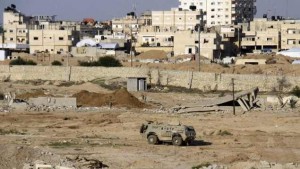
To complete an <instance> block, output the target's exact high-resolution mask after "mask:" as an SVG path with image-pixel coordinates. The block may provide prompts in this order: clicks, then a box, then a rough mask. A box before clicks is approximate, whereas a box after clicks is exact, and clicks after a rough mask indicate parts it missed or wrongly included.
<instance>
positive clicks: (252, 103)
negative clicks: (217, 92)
mask: <svg viewBox="0 0 300 169" xmlns="http://www.w3.org/2000/svg"><path fill="white" fill-rule="evenodd" d="M258 92H259V89H258V87H255V88H253V89H250V90H247V91H242V92H239V93H236V94H235V96H234V98H233V96H232V95H226V96H224V97H219V98H214V99H211V100H206V101H201V102H196V103H190V104H186V105H183V106H179V107H175V108H174V109H175V110H177V111H178V112H180V113H184V112H185V113H190V112H207V111H218V110H222V109H218V108H215V107H220V106H222V105H225V104H227V105H230V106H233V102H238V104H239V105H240V106H241V108H242V109H243V110H244V111H250V110H251V109H253V108H254V107H256V106H257V105H258V102H259V100H258V99H257V95H258Z"/></svg>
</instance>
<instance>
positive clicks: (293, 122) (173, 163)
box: [0, 84, 300, 169]
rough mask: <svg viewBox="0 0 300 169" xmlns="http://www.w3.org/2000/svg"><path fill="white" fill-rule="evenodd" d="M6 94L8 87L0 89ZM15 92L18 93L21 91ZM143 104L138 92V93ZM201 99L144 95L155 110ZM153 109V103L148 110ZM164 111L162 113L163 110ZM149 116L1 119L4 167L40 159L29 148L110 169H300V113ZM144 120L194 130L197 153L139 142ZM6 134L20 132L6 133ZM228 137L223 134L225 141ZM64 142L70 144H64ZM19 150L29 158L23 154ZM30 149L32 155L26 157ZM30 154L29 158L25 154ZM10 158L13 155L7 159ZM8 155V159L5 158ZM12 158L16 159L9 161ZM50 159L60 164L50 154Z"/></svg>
mask: <svg viewBox="0 0 300 169" xmlns="http://www.w3.org/2000/svg"><path fill="white" fill-rule="evenodd" d="M1 85H2V87H3V88H6V87H7V85H8V84H1ZM8 86H10V87H11V88H13V89H15V91H18V90H20V91H23V92H24V90H26V91H30V90H32V89H33V88H43V89H44V90H45V91H48V92H50V93H51V91H52V92H53V91H55V92H56V93H57V94H68V95H71V94H74V93H76V92H79V91H81V90H82V89H83V88H81V87H80V86H82V87H85V88H84V89H85V90H89V89H87V86H88V87H90V88H92V89H93V90H92V91H98V92H100V91H102V92H104V91H105V92H108V91H106V90H104V89H102V88H101V87H98V86H95V85H93V84H82V85H77V86H71V87H56V86H53V85H42V86H32V85H24V84H9V85H8ZM17 89H18V90H17ZM133 94H134V95H135V96H136V97H139V96H140V95H141V94H140V93H133ZM199 97H200V95H199V94H195V93H194V94H181V93H147V100H148V101H149V102H151V104H153V105H159V104H158V103H160V104H162V105H164V107H166V108H170V107H172V106H173V105H174V104H175V103H181V102H187V101H190V100H197V99H198V98H199ZM149 102H148V104H149ZM158 107H159V106H158ZM158 107H153V108H152V110H151V109H150V108H148V109H138V108H136V109H119V108H116V109H111V110H107V109H106V110H105V109H103V110H102V109H99V110H98V111H94V112H88V111H86V112H76V111H75V112H72V111H71V112H63V113H62V112H51V113H47V112H25V111H14V112H10V113H1V115H0V120H1V123H0V129H2V130H1V131H2V134H3V135H1V137H0V149H1V151H0V153H1V154H0V168H3V169H4V168H21V167H22V165H23V164H24V162H25V161H28V160H39V158H41V157H39V156H36V155H33V153H32V152H31V151H29V148H33V149H35V148H38V149H41V150H43V151H47V152H51V153H53V154H55V155H58V156H60V157H65V156H68V157H74V156H77V155H79V156H85V157H88V158H93V159H99V160H101V161H103V162H104V163H105V164H106V165H108V166H109V167H110V168H138V169H140V168H180V169H181V168H191V167H192V166H196V165H199V164H201V163H203V162H210V163H216V164H222V165H225V166H228V167H229V168H233V169H241V168H249V169H250V168H251V167H252V166H255V164H256V163H259V162H260V161H269V162H276V163H281V164H285V163H300V130H299V129H300V114H299V110H298V109H295V110H289V111H284V110H282V111H281V110H279V111H276V113H275V112H272V111H268V110H257V111H252V112H247V113H245V114H242V113H238V114H237V115H236V116H233V115H232V113H231V112H223V113H220V112H212V113H195V114H181V115H179V114H172V113H166V112H162V113H160V112H156V113H155V110H157V109H158ZM145 120H157V121H159V122H166V123H168V122H171V121H180V122H181V123H182V124H188V125H193V126H194V127H195V129H196V132H197V140H196V141H195V143H194V144H193V145H192V146H182V147H175V146H172V145H149V144H147V140H146V139H145V138H143V137H141V136H140V134H139V127H140V125H141V123H143V122H144V121H145ZM3 131H15V132H11V133H9V132H8V133H4V132H3ZM222 131H226V132H225V133H226V134H220V133H222ZM65 143H66V144H65ZM20 147H22V149H23V150H24V152H23V151H22V153H21V152H20V150H19V148H20ZM27 149H28V151H27ZM25 150H26V151H25ZM7 152H9V153H7ZM7 154H9V155H10V156H7ZM13 158H15V159H16V160H9V159H13ZM52 158H53V160H55V159H56V158H58V157H57V156H54V155H53V157H52Z"/></svg>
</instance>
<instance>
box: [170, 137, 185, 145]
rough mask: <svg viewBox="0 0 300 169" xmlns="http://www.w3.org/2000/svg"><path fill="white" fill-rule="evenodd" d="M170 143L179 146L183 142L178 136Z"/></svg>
mask: <svg viewBox="0 0 300 169" xmlns="http://www.w3.org/2000/svg"><path fill="white" fill-rule="evenodd" d="M172 143H173V145H174V146H181V145H182V143H183V140H182V138H181V137H180V136H174V137H173V139H172Z"/></svg>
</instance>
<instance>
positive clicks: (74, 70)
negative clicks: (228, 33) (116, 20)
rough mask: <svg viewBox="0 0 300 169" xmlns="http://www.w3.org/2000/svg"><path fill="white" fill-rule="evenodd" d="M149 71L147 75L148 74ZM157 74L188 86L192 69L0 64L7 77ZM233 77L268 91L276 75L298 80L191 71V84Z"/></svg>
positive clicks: (241, 86)
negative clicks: (189, 70)
mask: <svg viewBox="0 0 300 169" xmlns="http://www.w3.org/2000/svg"><path fill="white" fill-rule="evenodd" d="M150 74H151V75H150ZM158 75H160V81H161V83H162V84H163V85H174V86H181V87H188V86H189V79H190V78H191V77H192V73H191V72H188V71H173V70H159V71H158V70H156V69H147V68H127V67H122V68H104V67H94V68H89V67H59V66H12V67H10V66H0V78H1V79H4V78H5V77H8V76H10V79H11V80H13V81H14V80H34V79H42V80H71V81H90V80H93V79H96V78H114V77H122V78H127V77H147V80H148V83H149V82H150V79H151V83H156V82H157V79H158V78H157V77H158ZM232 78H234V79H235V86H236V90H245V89H250V88H252V87H255V86H258V87H259V88H260V90H261V91H271V90H272V89H273V88H274V87H275V88H276V89H277V90H278V88H279V85H278V84H279V83H278V79H283V78H285V79H286V82H287V83H288V84H290V86H289V87H286V88H284V89H285V90H291V88H292V87H294V86H296V85H299V84H300V78H299V77H298V76H290V77H288V76H287V77H284V76H269V75H239V74H215V73H199V72H194V73H193V81H192V88H198V89H201V90H204V91H209V90H231V88H232V86H231V79H232Z"/></svg>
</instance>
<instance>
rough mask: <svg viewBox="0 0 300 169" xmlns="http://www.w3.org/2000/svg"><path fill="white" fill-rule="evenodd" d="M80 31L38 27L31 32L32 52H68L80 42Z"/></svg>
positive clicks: (30, 43)
mask: <svg viewBox="0 0 300 169" xmlns="http://www.w3.org/2000/svg"><path fill="white" fill-rule="evenodd" d="M78 37H79V35H78V32H77V31H74V30H56V29H54V30H52V29H36V30H30V32H29V45H30V53H36V52H48V53H50V54H60V53H66V52H69V51H70V50H71V47H72V46H74V45H75V44H76V43H77V42H78Z"/></svg>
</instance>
